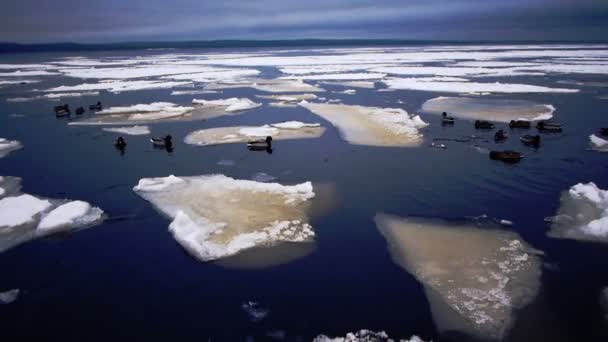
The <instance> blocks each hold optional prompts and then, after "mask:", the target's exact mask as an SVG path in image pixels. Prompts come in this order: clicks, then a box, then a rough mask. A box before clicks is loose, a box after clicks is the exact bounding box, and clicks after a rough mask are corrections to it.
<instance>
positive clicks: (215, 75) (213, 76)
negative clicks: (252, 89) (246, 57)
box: [162, 68, 260, 83]
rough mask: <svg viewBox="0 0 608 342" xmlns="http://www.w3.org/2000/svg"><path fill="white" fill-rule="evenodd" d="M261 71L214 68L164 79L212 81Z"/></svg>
mask: <svg viewBox="0 0 608 342" xmlns="http://www.w3.org/2000/svg"><path fill="white" fill-rule="evenodd" d="M259 74H260V72H259V71H258V70H255V69H244V68H243V69H218V68H213V69H210V70H208V71H205V72H197V73H188V74H179V75H172V76H163V77H162V78H163V79H172V80H189V81H192V82H197V83H210V82H217V81H226V80H231V79H233V80H238V79H241V78H244V77H253V76H257V75H259Z"/></svg>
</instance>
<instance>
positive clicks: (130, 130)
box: [103, 126, 150, 135]
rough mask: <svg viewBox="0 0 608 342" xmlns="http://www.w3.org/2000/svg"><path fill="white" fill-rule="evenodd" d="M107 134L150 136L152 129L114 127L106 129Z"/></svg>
mask: <svg viewBox="0 0 608 342" xmlns="http://www.w3.org/2000/svg"><path fill="white" fill-rule="evenodd" d="M103 130H104V131H106V132H113V133H121V134H127V135H147V134H150V127H148V126H130V127H113V128H104V129H103Z"/></svg>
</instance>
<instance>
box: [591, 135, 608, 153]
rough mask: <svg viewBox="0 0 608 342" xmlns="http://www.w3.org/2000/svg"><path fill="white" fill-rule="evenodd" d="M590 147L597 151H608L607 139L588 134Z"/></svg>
mask: <svg viewBox="0 0 608 342" xmlns="http://www.w3.org/2000/svg"><path fill="white" fill-rule="evenodd" d="M589 141H590V142H591V148H592V149H593V150H595V151H599V152H608V140H606V139H603V138H600V137H598V136H597V135H595V134H591V135H590V136H589Z"/></svg>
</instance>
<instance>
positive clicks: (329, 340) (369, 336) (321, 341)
mask: <svg viewBox="0 0 608 342" xmlns="http://www.w3.org/2000/svg"><path fill="white" fill-rule="evenodd" d="M392 341H399V342H424V341H423V340H422V339H421V338H420V337H418V336H416V335H414V336H412V337H410V338H409V339H399V340H394V339H392V338H390V337H389V336H388V334H387V333H386V332H384V331H378V332H376V331H372V330H366V329H362V330H359V331H357V332H349V333H347V334H346V335H345V336H344V337H328V336H326V335H319V336H317V337H315V338H314V339H313V342H392Z"/></svg>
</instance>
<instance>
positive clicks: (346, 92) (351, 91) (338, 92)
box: [336, 89, 357, 95]
mask: <svg viewBox="0 0 608 342" xmlns="http://www.w3.org/2000/svg"><path fill="white" fill-rule="evenodd" d="M356 93H357V91H356V90H355V89H346V90H344V91H337V92H336V94H346V95H355V94H356Z"/></svg>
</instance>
